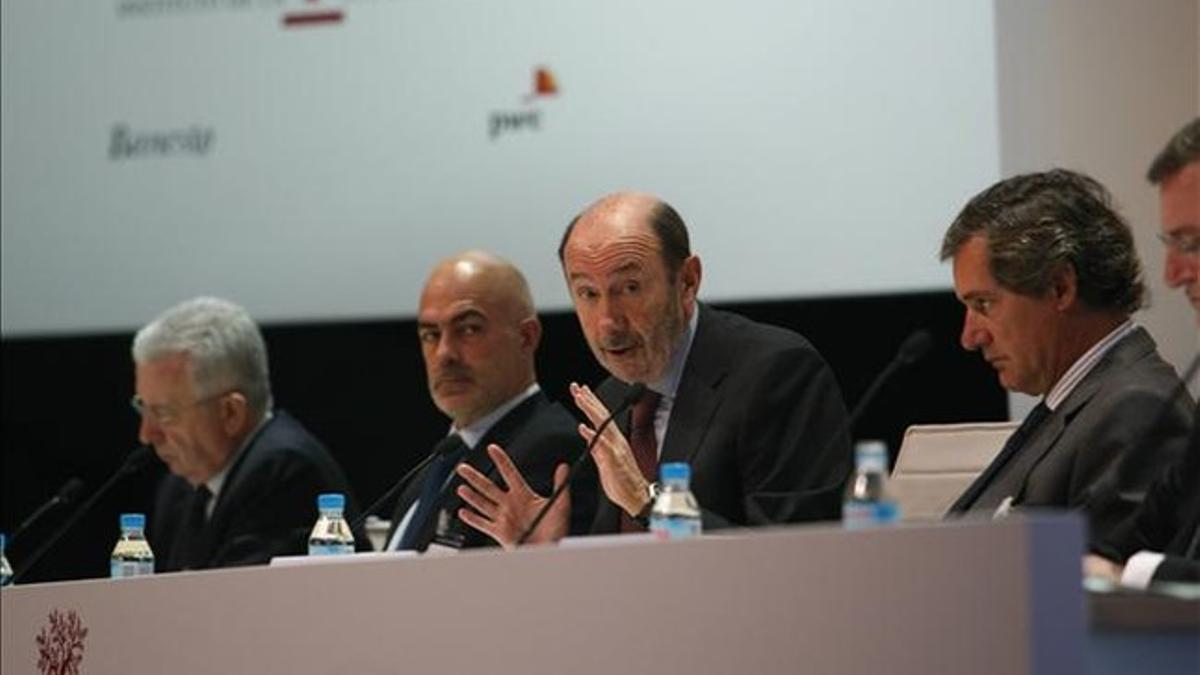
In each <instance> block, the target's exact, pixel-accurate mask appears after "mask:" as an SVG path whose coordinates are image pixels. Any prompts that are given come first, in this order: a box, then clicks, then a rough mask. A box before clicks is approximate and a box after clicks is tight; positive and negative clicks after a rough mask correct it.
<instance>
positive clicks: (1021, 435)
mask: <svg viewBox="0 0 1200 675" xmlns="http://www.w3.org/2000/svg"><path fill="white" fill-rule="evenodd" d="M1049 416H1050V409H1049V408H1047V407H1046V404H1045V403H1039V404H1037V405H1036V406H1034V407H1033V410H1030V411H1029V415H1028V416H1026V417H1025V421H1024V422H1021V426H1019V427H1017V430H1016V431H1014V432H1013V434H1012V436H1009V437H1008V440H1007V441H1006V442H1005V443H1004V448H1002V449H1001V450H1000V454H998V455H996V458H995V459H993V460H992V463H991V464H989V465H988V467H987V468H986V469H984V470H983V473H981V474H979V477H978V478H976V479H975V482H974V483H971V486H970V487H968V488H967V491H966V492H964V493H962V496H960V497H959V498H958V499H956V500H955V501H954V505H953V506H951V507H950V512H951V513H961V512H963V511H967V510H970V508H971V507H972V506H973V505H974V504H975V500H977V499H979V495H981V494H983V491H984V490H985V489H987V487H988V485H990V484H991V482H992V479H993V478H995V477H996V474H998V473H1000V471H1001V470H1002V469H1003V468H1004V467H1005V466H1006V465H1007V464H1008V463H1009V461H1010V460H1011V459H1012V458H1013V457H1014V456H1016V454H1017V452H1018V451H1019V450H1020V449H1021V448H1022V447H1023V446H1024V445H1025V441H1027V440H1029V436H1030V435H1031V434H1032V433H1033V432H1034V431H1036V430H1037V428H1038V427H1039V426H1040V425H1041V424H1042V420H1044V419H1046V418H1047V417H1049Z"/></svg>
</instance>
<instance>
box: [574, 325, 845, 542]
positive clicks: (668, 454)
mask: <svg viewBox="0 0 1200 675" xmlns="http://www.w3.org/2000/svg"><path fill="white" fill-rule="evenodd" d="M699 312H700V317H699V320H698V323H697V325H696V336H695V338H694V339H693V341H692V348H691V351H690V352H689V353H688V356H687V361H686V362H685V363H684V368H683V375H682V377H681V378H680V380H679V387H678V389H677V391H676V394H675V401H674V404H673V406H672V408H671V415H670V418H669V419H668V421H667V431H666V435H665V436H664V438H663V445H662V448H661V451H660V452H659V462H660V463H662V462H687V463H688V464H690V465H691V467H692V483H691V488H692V493H693V494H694V495H695V496H696V500H697V501H698V502H699V504H700V508H701V510H702V518H703V526H704V528H705V529H706V530H711V529H719V528H723V527H730V526H749V525H771V524H776V523H793V522H801V521H813V520H832V519H837V518H839V517H840V514H841V498H842V488H843V486H844V485H845V482H846V478H847V476H848V475H849V471H850V441H849V435H848V432H847V429H846V422H847V420H846V408H845V405H844V404H843V402H842V395H841V391H840V390H839V388H838V385H837V381H836V380H835V379H834V376H833V372H832V371H831V370H830V369H829V366H828V365H826V363H825V360H824V359H822V358H821V355H820V354H818V353H817V350H816V349H814V348H813V346H812V345H811V344H809V342H808V341H807V340H805V339H804V338H803V337H801V336H799V335H797V334H796V333H793V332H791V331H788V330H784V329H782V328H778V327H776V326H769V325H766V324H761V323H755V322H753V321H750V320H749V319H746V318H744V317H741V316H738V315H736V314H731V313H729V312H723V311H720V310H717V309H713V308H711V307H708V306H707V305H702V306H700V307H699ZM628 390H629V385H627V384H625V383H622V382H620V381H619V380H616V379H613V378H609V379H607V380H605V381H604V383H602V384H601V385H600V387H599V388H598V390H597V393H598V394H599V396H600V398H601V400H602V401H604V403H605V404H606V405H607V406H609V408H610V409H613V407H615V406H616V405H617V404H618V402H619V401H621V400H622V399H623V398H624V397H625V395H626V392H627V391H628ZM629 423H630V421H629V414H628V413H626V414H624V415H622V416H621V417H620V418H618V422H617V424H619V425H620V428H621V429H622V431H623V432H624V433H625V434H626V437H628V433H629ZM596 511H597V513H596V522H595V524H594V526H593V532H598V533H603V532H615V531H617V530H618V528H619V526H620V525H619V518H620V507H618V506H617V505H615V504H613V503H612V502H610V501H609V500H608V499H607V498H606V497H605V496H604V495H603V494H601V495H600V498H599V505H598V507H597V509H596Z"/></svg>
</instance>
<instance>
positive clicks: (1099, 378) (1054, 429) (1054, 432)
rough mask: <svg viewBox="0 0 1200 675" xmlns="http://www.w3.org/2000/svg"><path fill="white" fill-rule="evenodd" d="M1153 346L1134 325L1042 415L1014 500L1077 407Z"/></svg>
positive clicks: (1019, 498) (1019, 497) (1020, 495)
mask: <svg viewBox="0 0 1200 675" xmlns="http://www.w3.org/2000/svg"><path fill="white" fill-rule="evenodd" d="M1153 350H1154V343H1153V341H1151V340H1150V337H1149V335H1147V334H1146V331H1145V330H1143V329H1142V328H1137V329H1136V330H1134V332H1132V333H1130V334H1129V335H1127V336H1126V337H1125V339H1123V340H1121V341H1119V342H1117V344H1115V345H1113V346H1112V348H1111V349H1109V350H1108V352H1107V353H1106V354H1105V355H1104V356H1103V357H1101V359H1100V361H1098V362H1097V363H1096V365H1095V366H1094V367H1093V368H1092V370H1091V371H1090V372H1088V374H1087V375H1085V376H1084V378H1083V379H1082V380H1080V381H1079V384H1077V385H1075V389H1074V390H1073V391H1072V392H1071V394H1070V395H1069V396H1067V398H1066V400H1064V401H1063V402H1062V403H1060V404H1059V406H1058V409H1057V410H1055V411H1054V413H1053V414H1052V415H1050V417H1048V418H1047V419H1046V421H1045V423H1043V425H1042V429H1040V430H1039V432H1038V433H1035V434H1034V437H1033V439H1032V440H1031V442H1030V446H1029V447H1030V449H1029V452H1028V453H1023V454H1026V457H1031V459H1029V460H1026V461H1024V462H1021V463H1020V465H1019V469H1020V474H1019V482H1017V483H1015V485H1017V486H1018V487H1017V489H1016V490H1015V491H1014V496H1013V500H1014V503H1016V504H1020V503H1021V502H1022V500H1023V499H1024V497H1025V491H1026V489H1028V487H1029V477H1030V476H1031V475H1032V474H1033V470H1034V469H1035V468H1037V466H1038V465H1039V464H1040V463H1041V462H1042V461H1043V460H1044V459H1045V458H1046V456H1047V455H1049V454H1050V451H1051V450H1052V449H1053V448H1054V447H1055V446H1056V445H1057V444H1058V439H1059V438H1060V437H1061V436H1062V435H1063V432H1065V431H1066V429H1067V425H1069V424H1070V423H1071V420H1073V419H1074V418H1075V415H1076V414H1078V412H1079V410H1080V408H1082V407H1083V406H1084V405H1086V404H1087V402H1088V401H1090V400H1091V399H1092V397H1094V396H1095V395H1096V394H1097V393H1098V392H1099V391H1100V388H1101V387H1102V386H1103V385H1104V383H1105V382H1106V381H1107V380H1108V378H1109V372H1110V371H1112V370H1114V369H1118V368H1122V367H1124V365H1125V364H1127V363H1129V362H1132V361H1136V360H1137V359H1140V358H1142V357H1143V356H1145V355H1146V354H1147V353H1149V352H1151V351H1153Z"/></svg>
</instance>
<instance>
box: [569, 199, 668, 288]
mask: <svg viewBox="0 0 1200 675" xmlns="http://www.w3.org/2000/svg"><path fill="white" fill-rule="evenodd" d="M577 231H578V233H579V234H580V235H584V234H586V235H589V236H590V237H591V238H592V239H593V240H595V239H603V238H605V237H609V236H612V237H622V236H634V237H638V236H649V237H651V238H652V243H653V244H654V245H655V246H656V247H657V248H658V250H659V253H660V255H661V256H662V260H663V263H664V264H665V265H666V267H667V271H668V272H669V273H670V274H672V275H674V274H676V273H678V272H679V268H680V266H681V265H683V261H685V260H687V259H688V258H689V257H690V256H691V255H692V251H691V244H690V242H689V241H688V231H687V226H686V225H684V223H683V218H681V217H680V216H679V213H678V212H676V211H675V209H674V208H673V207H672V206H671V205H670V204H668V203H666V202H664V201H663V200H661V199H659V198H658V197H655V196H654V195H651V194H646V193H644V192H614V193H612V194H609V195H605V196H604V197H601V198H600V199H599V200H597V201H596V202H594V203H593V204H591V205H590V206H588V207H587V208H586V209H584V210H583V211H582V212H581V213H580V214H579V215H577V216H575V218H574V219H572V220H571V222H570V223H569V224H568V225H567V229H566V231H565V232H563V237H562V241H561V242H560V243H559V246H558V260H559V262H560V263H565V262H566V251H567V246H568V245H569V244H570V243H571V240H572V238H573V237H574V235H575V234H576V233H577Z"/></svg>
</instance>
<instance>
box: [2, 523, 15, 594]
mask: <svg viewBox="0 0 1200 675" xmlns="http://www.w3.org/2000/svg"><path fill="white" fill-rule="evenodd" d="M7 547H8V536H7V535H5V534H4V533H3V532H0V586H7V585H9V584H11V583H12V578H13V568H12V565H9V564H8V556H6V555H4V549H5V548H7Z"/></svg>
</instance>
